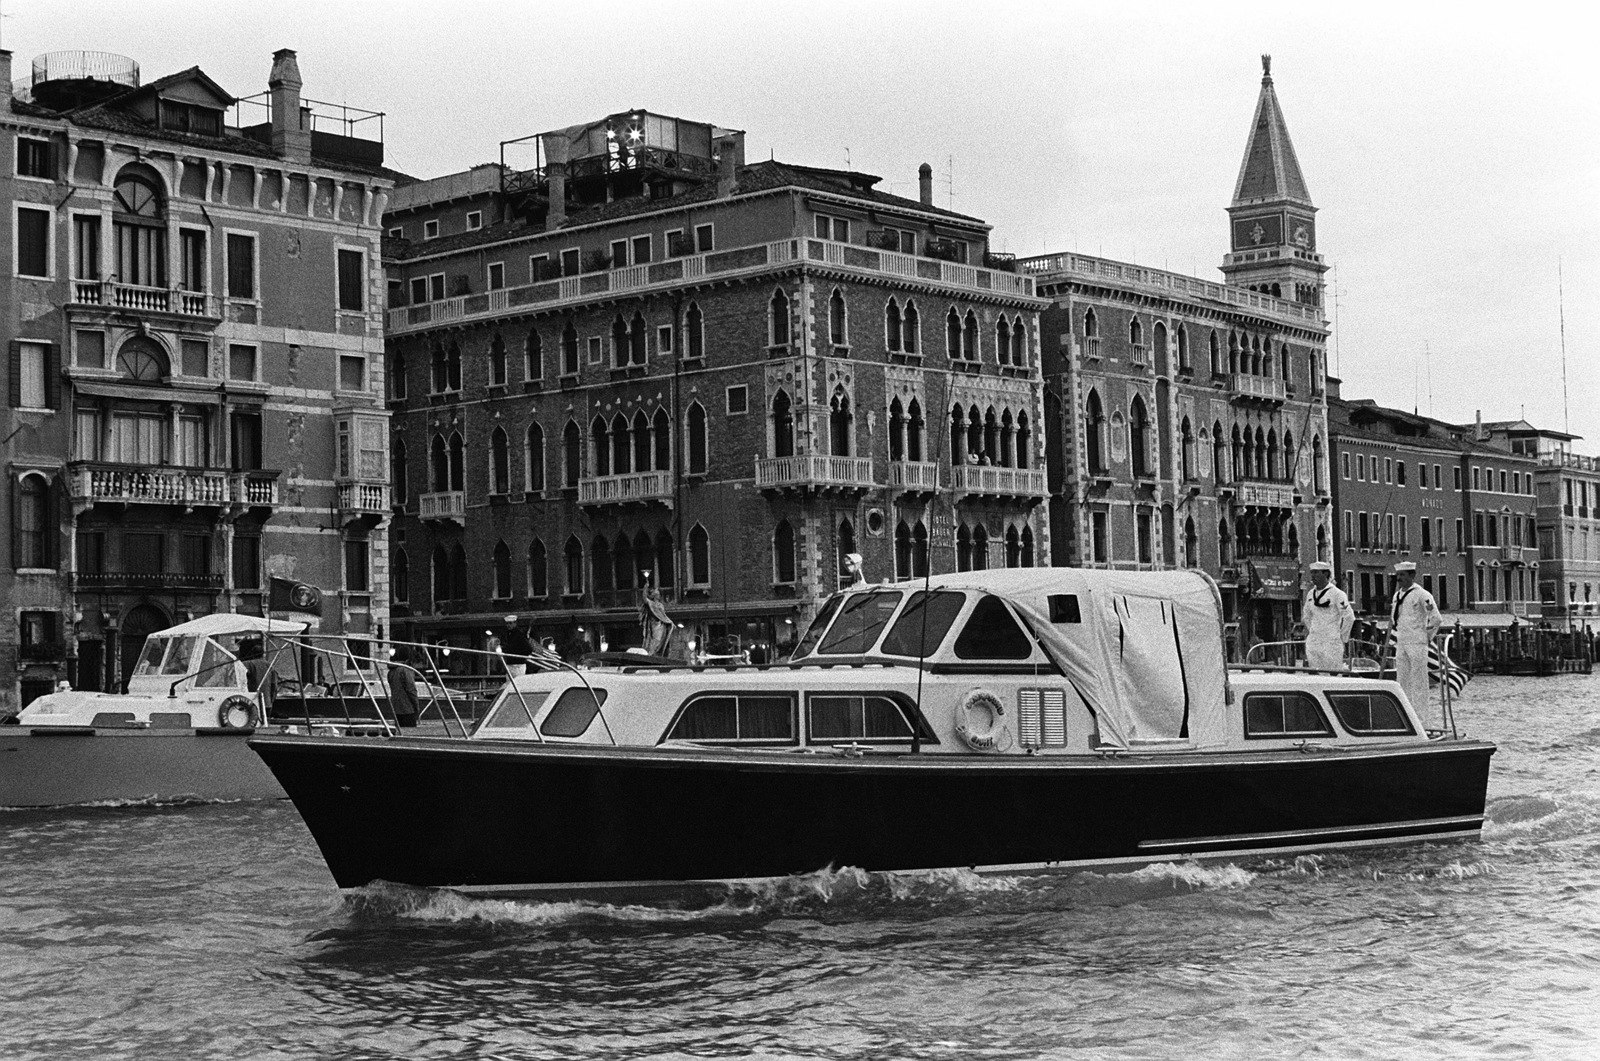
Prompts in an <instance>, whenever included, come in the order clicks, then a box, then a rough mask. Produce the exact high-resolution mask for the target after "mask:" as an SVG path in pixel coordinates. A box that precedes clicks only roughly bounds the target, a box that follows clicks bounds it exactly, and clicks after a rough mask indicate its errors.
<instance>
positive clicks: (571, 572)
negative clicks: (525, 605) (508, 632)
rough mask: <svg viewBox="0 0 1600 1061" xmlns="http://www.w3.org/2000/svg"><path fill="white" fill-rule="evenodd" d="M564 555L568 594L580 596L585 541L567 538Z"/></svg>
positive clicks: (572, 537)
mask: <svg viewBox="0 0 1600 1061" xmlns="http://www.w3.org/2000/svg"><path fill="white" fill-rule="evenodd" d="M574 426H576V425H574ZM562 557H563V559H564V560H565V566H566V584H567V595H568V596H572V597H576V596H579V595H581V594H582V593H583V543H582V542H580V541H579V540H578V536H577V535H576V534H574V535H572V536H571V537H570V538H568V539H567V545H566V548H565V549H563V550H562Z"/></svg>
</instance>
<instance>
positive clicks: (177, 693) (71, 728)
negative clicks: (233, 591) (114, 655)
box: [0, 613, 306, 807]
mask: <svg viewBox="0 0 1600 1061" xmlns="http://www.w3.org/2000/svg"><path fill="white" fill-rule="evenodd" d="M305 628H306V624H304V623H300V622H291V621H288V620H283V619H263V618H259V617H257V616H252V615H236V614H231V613H219V614H214V615H205V616H201V617H200V618H198V619H194V620H192V621H190V622H186V623H181V624H179V625H177V626H174V627H171V628H169V629H167V630H163V631H161V632H160V633H156V634H152V635H150V637H149V638H148V639H147V640H146V641H145V646H144V651H143V652H142V653H141V654H140V656H139V662H138V665H137V666H136V667H135V668H134V671H133V674H132V676H131V677H130V678H129V679H128V691H127V692H126V693H103V692H83V691H75V690H64V691H61V692H55V693H51V694H49V695H47V696H42V697H40V698H39V699H37V700H35V701H33V702H32V703H31V704H29V705H28V706H27V707H26V708H24V709H23V711H22V712H21V714H20V715H18V716H17V719H16V724H15V725H6V726H0V806H7V807H40V806H58V805H65V804H82V803H98V802H113V801H133V800H179V799H190V798H193V799H211V800H234V799H277V798H281V797H282V796H283V789H282V787H281V786H280V785H279V784H278V782H277V780H276V779H275V778H273V776H272V773H271V771H269V770H267V769H266V768H265V767H264V766H263V765H262V763H261V760H260V759H259V758H258V757H257V756H255V755H254V754H252V753H251V752H250V750H249V748H248V747H247V746H246V744H245V738H246V737H248V736H249V735H251V734H252V733H254V732H255V729H256V727H257V726H258V725H260V724H262V723H263V722H264V721H265V720H266V712H265V711H264V710H263V706H262V703H261V699H260V697H259V696H258V695H257V694H256V693H254V692H252V691H251V690H250V687H249V678H248V675H247V673H246V667H245V663H244V661H243V660H242V659H241V658H240V648H241V645H242V644H243V643H244V642H246V641H249V640H263V641H265V640H267V639H268V638H275V637H288V636H293V635H295V634H299V633H301V632H302V631H304V630H305ZM267 651H268V654H269V655H270V654H271V652H272V648H271V644H270V643H269V644H268V649H267Z"/></svg>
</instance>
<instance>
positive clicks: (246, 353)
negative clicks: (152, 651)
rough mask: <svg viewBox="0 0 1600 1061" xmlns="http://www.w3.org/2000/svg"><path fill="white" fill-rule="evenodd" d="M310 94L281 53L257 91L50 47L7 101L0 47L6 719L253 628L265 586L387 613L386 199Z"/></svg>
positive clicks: (340, 614) (367, 143) (344, 614)
mask: <svg viewBox="0 0 1600 1061" xmlns="http://www.w3.org/2000/svg"><path fill="white" fill-rule="evenodd" d="M300 87H301V82H300V75H299V70H298V67H297V64H296V59H295V55H294V53H293V52H291V51H287V50H285V51H281V52H279V53H277V55H276V56H274V62H273V67H272V72H271V78H270V81H269V90H268V92H266V93H264V94H262V95H261V96H258V97H254V98H253V99H252V100H247V101H239V100H235V99H234V98H233V97H232V96H231V95H229V94H228V93H227V92H226V91H225V90H223V89H222V88H221V87H220V86H219V85H217V84H216V83H215V82H214V81H212V80H211V79H210V78H209V77H207V76H206V75H205V74H204V73H203V72H202V71H201V70H200V69H199V68H198V67H195V68H191V69H189V70H186V71H183V72H181V73H178V74H174V75H171V76H169V77H164V78H161V79H159V80H157V81H154V82H150V83H145V84H141V82H140V78H139V71H138V67H137V65H136V64H134V63H133V62H132V61H130V60H127V59H124V58H122V57H120V56H111V55H104V54H101V53H95V52H59V53H51V54H49V55H45V56H41V57H40V58H39V59H37V60H35V62H34V63H33V68H32V77H31V78H29V79H27V81H26V82H25V83H24V88H23V90H22V91H21V92H20V93H14V92H13V90H12V78H11V56H10V53H9V52H0V92H3V93H4V99H3V100H0V128H3V130H4V133H3V137H0V139H3V141H4V143H3V148H0V149H3V151H4V153H5V155H6V157H7V159H8V162H7V164H6V165H5V166H4V167H3V168H4V175H3V176H0V187H3V189H4V193H5V197H6V200H7V203H8V208H7V209H6V210H5V211H4V212H3V214H0V227H3V228H4V229H5V235H4V246H5V247H6V249H7V253H8V254H9V255H10V258H11V264H10V267H9V268H7V269H5V270H4V271H3V272H0V285H3V286H4V297H3V298H0V307H3V308H0V330H3V331H4V333H5V338H6V341H7V344H8V347H9V361H8V363H7V366H6V375H7V385H8V389H9V395H8V401H7V402H6V403H5V408H4V409H3V410H0V440H3V442H0V446H3V452H0V458H3V460H4V462H5V470H6V477H7V479H8V490H7V492H6V494H7V496H6V505H7V509H8V512H7V516H8V518H7V519H6V520H5V521H4V523H3V526H4V527H5V533H6V535H7V537H8V539H9V542H8V545H9V552H10V557H11V563H10V564H9V565H7V566H6V567H5V568H4V569H3V570H0V599H3V600H4V601H5V602H6V608H7V614H6V615H5V616H4V617H3V622H4V624H5V626H4V627H0V671H3V672H4V673H5V674H7V675H8V676H12V677H9V678H8V679H7V681H5V682H4V683H0V710H9V709H15V708H18V707H20V706H22V705H23V704H24V703H26V702H27V701H28V700H30V699H32V698H33V697H34V696H37V695H39V694H40V693H42V692H46V691H48V690H49V689H51V688H52V687H53V686H54V685H55V684H56V683H57V682H58V681H61V680H71V681H73V682H75V683H76V684H77V685H78V686H79V687H82V688H88V689H104V688H112V687H115V686H116V685H117V684H118V683H119V682H120V681H121V680H122V679H124V678H125V677H126V676H127V674H128V673H129V671H130V670H131V668H132V666H133V664H134V662H135V661H136V658H137V655H138V652H139V649H140V647H141V646H142V644H143V639H144V637H145V635H146V634H147V633H149V632H150V631H152V630H156V629H160V628H163V627H165V626H168V625H171V624H172V623H174V622H178V621H181V620H183V619H185V618H188V617H192V616H195V615H201V614H206V613H210V612H215V611H244V612H252V613H256V614H260V613H261V612H262V610H263V608H264V607H265V606H266V604H267V602H266V601H265V600H264V599H263V597H264V587H265V586H266V585H267V580H268V578H269V577H270V576H272V575H283V576H286V577H292V578H294V579H297V580H301V581H305V582H309V583H312V584H314V585H316V586H318V587H320V588H323V589H325V590H330V591H338V592H334V593H332V594H331V599H329V600H328V601H326V602H325V605H324V615H323V618H322V620H321V622H322V629H324V630H327V631H329V632H335V633H337V632H344V631H352V632H366V631H375V630H377V629H380V628H381V627H382V626H383V625H384V624H385V623H386V621H387V611H388V606H387V601H388V587H387V580H386V576H385V554H386V536H385V535H384V533H383V531H382V527H383V524H384V521H385V520H386V518H387V515H388V503H387V475H386V471H387V464H388V454H387V443H388V430H387V419H388V415H387V412H386V411H385V409H384V407H383V404H382V387H383V380H384V374H383V370H382V358H383V346H382V332H381V326H382V315H381V298H382V289H381V283H380V279H379V278H380V276H381V273H380V270H379V261H380V258H379V253H380V246H379V232H380V230H379V228H378V220H379V218H380V217H381V216H382V213H383V210H384V199H385V197H386V195H387V192H388V189H389V187H390V186H391V181H390V180H389V179H388V178H387V177H386V176H385V172H384V170H383V169H382V145H381V143H379V142H377V141H373V140H367V139H363V138H362V137H357V136H351V135H348V134H349V133H350V132H351V131H352V128H351V126H349V125H346V124H341V125H340V126H339V128H340V130H341V131H340V132H339V133H337V134H334V133H328V132H326V131H325V130H323V129H319V128H317V127H316V126H315V122H316V119H317V115H318V113H319V110H318V106H317V105H315V104H313V103H312V102H311V101H308V100H303V99H302V98H301V97H300ZM236 104H239V105H240V107H239V110H238V111H237V112H236V113H238V114H240V115H244V114H253V112H252V111H250V109H249V108H250V107H252V106H254V107H259V109H260V118H261V119H262V120H261V121H260V122H259V123H257V124H254V125H251V126H249V127H243V128H241V127H239V125H240V123H230V122H229V120H228V115H229V109H230V108H232V107H234V106H235V105H236ZM358 113H364V112H355V111H350V110H346V111H345V112H344V117H345V118H347V119H348V118H351V117H352V116H354V115H356V114H358ZM13 623H14V624H15V626H14V627H13V626H11V624H13ZM13 631H14V633H13Z"/></svg>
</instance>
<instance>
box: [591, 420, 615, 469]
mask: <svg viewBox="0 0 1600 1061" xmlns="http://www.w3.org/2000/svg"><path fill="white" fill-rule="evenodd" d="M589 442H590V445H592V446H593V447H594V462H593V464H592V465H591V467H593V468H594V474H595V475H597V476H605V475H610V474H611V429H610V428H609V427H608V426H607V424H606V420H605V417H603V416H597V417H595V418H594V420H593V421H592V422H591V423H590V424H589Z"/></svg>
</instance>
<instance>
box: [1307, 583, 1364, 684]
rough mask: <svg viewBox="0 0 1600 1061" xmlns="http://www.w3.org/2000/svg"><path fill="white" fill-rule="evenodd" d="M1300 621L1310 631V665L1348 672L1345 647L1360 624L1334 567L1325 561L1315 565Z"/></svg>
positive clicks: (1308, 647) (1308, 641) (1308, 662)
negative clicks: (1336, 581) (1335, 577)
mask: <svg viewBox="0 0 1600 1061" xmlns="http://www.w3.org/2000/svg"><path fill="white" fill-rule="evenodd" d="M1300 622H1301V623H1302V624H1303V625H1304V626H1305V628H1306V664H1307V666H1311V667H1316V668H1317V669H1319V670H1343V669H1344V665H1345V663H1344V644H1345V642H1346V641H1348V640H1350V628H1351V627H1352V626H1354V625H1355V622H1356V610H1355V609H1354V608H1352V607H1350V598H1349V597H1348V596H1347V595H1346V594H1345V592H1344V590H1342V589H1340V588H1339V587H1338V586H1335V585H1334V584H1333V567H1332V566H1331V565H1329V564H1325V563H1323V562H1322V561H1320V560H1319V561H1317V562H1316V563H1314V564H1312V565H1311V589H1310V590H1309V591H1307V593H1306V599H1305V601H1304V602H1303V603H1302V604H1301V605H1300Z"/></svg>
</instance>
